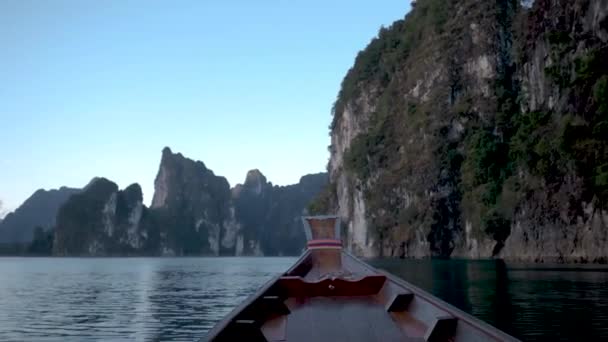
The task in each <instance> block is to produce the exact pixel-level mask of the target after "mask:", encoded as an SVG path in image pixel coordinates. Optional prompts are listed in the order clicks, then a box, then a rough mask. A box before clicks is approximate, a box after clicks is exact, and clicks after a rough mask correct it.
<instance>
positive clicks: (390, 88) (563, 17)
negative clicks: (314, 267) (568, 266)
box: [317, 0, 608, 256]
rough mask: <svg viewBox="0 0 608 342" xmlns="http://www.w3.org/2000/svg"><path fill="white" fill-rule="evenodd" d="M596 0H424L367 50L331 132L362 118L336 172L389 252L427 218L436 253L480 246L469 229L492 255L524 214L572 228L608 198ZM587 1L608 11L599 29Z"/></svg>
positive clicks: (605, 73) (602, 41)
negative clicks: (527, 3) (526, 3)
mask: <svg viewBox="0 0 608 342" xmlns="http://www.w3.org/2000/svg"><path fill="white" fill-rule="evenodd" d="M595 2H597V1H596V0H576V1H572V2H568V1H562V0H559V1H553V2H551V1H548V0H537V1H536V2H535V4H534V7H533V8H532V9H524V8H522V7H521V5H520V3H519V1H515V0H504V1H465V0H462V1H434V0H420V1H417V3H416V6H415V8H414V9H413V10H412V12H411V13H409V14H408V15H407V16H406V18H405V19H404V20H399V21H397V22H395V23H394V24H393V25H391V26H390V27H389V28H383V29H381V30H380V32H379V34H378V36H377V37H376V38H374V39H373V40H372V41H371V42H370V44H369V45H368V46H367V48H366V49H365V50H363V51H361V52H360V53H359V54H358V56H357V58H356V60H355V64H354V66H353V67H352V68H351V69H350V70H349V72H348V73H347V75H346V76H345V78H344V81H343V83H342V89H341V91H340V93H339V95H338V98H337V100H336V103H335V106H334V110H333V122H332V125H331V127H332V137H333V139H334V140H336V139H337V140H341V139H345V137H342V136H341V134H342V131H343V130H344V129H348V128H349V127H348V126H343V127H339V126H340V125H341V122H342V120H344V118H345V116H352V117H355V118H357V119H356V120H358V122H363V125H364V127H363V131H362V132H361V133H359V134H358V135H356V137H355V138H354V139H352V141H350V142H349V143H348V144H347V149H346V150H345V152H344V155H343V158H342V160H343V164H342V165H340V166H342V168H335V167H334V169H335V170H338V171H337V173H335V174H333V175H332V179H335V178H337V177H341V174H340V172H344V173H345V175H347V179H349V182H350V183H351V185H350V189H351V190H349V191H350V192H351V194H350V195H351V196H352V191H353V189H359V190H361V191H362V192H363V194H364V195H365V211H366V212H365V215H366V217H367V220H368V223H369V224H370V225H371V227H370V230H371V235H372V236H374V237H375V238H376V241H378V245H377V246H375V247H376V248H377V249H379V252H380V254H383V253H392V254H394V253H396V252H395V251H396V250H397V249H398V248H403V247H398V246H403V245H406V246H407V245H409V244H410V241H414V239H415V236H416V232H417V231H422V232H425V234H426V240H427V241H428V242H429V243H430V249H431V254H435V255H450V254H451V253H452V252H453V251H454V249H456V248H460V249H461V250H460V252H461V253H469V252H470V253H482V252H477V251H478V250H480V248H479V246H478V245H475V246H472V245H469V242H466V241H468V240H471V239H477V240H478V241H479V242H480V243H481V242H483V241H484V240H488V239H489V240H491V241H494V245H493V246H491V247H490V248H489V250H490V251H491V254H492V255H496V254H498V253H500V252H501V249H502V248H503V247H504V245H505V243H506V241H507V239H508V238H509V236H510V235H511V233H512V232H511V229H512V227H513V225H514V224H515V223H516V221H519V222H530V223H531V224H534V225H536V226H538V227H541V226H545V225H554V226H559V227H560V228H559V229H562V230H568V229H571V228H570V226H571V225H573V224H575V223H576V222H577V220H581V219H582V217H583V215H584V214H583V212H584V209H583V206H585V205H587V204H589V203H591V204H593V206H594V208H598V209H604V210H605V209H608V203H607V201H608V64H607V63H606V61H607V60H608V42H607V41H606V37H608V35H607V34H606V32H608V28H607V27H606V24H605V23H606V22H608V20H607V19H606V18H605V16H606V13H605V11H603V10H601V9H599V7H597V6H594V5H593V3H595ZM586 11H587V12H590V11H600V12H594V14H593V15H594V18H596V17H597V18H602V16H603V17H604V19H603V21H601V20H599V19H598V21H597V22H599V24H597V25H599V26H596V27H595V28H594V29H593V30H591V29H590V28H589V27H590V26H587V27H581V26H580V25H581V24H580V21H581V20H582V19H581V18H583V17H585V18H589V17H591V16H592V15H591V14H585V13H587V12H586ZM451 14H454V15H451ZM549 18H560V19H559V20H557V19H556V20H549ZM588 25H591V24H588ZM602 25H603V26H602ZM544 49H546V50H547V51H548V57H547V58H545V59H538V56H539V54H542V53H544V51H545V50H544ZM541 56H542V55H541ZM536 70H540V74H539V73H536V72H535V71H536ZM353 120H354V119H353V118H350V119H349V121H348V122H352V121H353ZM348 134H349V133H347V135H348ZM331 151H332V158H333V157H334V155H335V154H336V153H340V151H335V148H332V149H331ZM332 186H333V187H335V186H336V184H333V185H332ZM329 198H332V197H331V196H328V195H324V196H323V197H322V198H321V199H319V200H318V202H317V205H319V206H331V205H332V204H331V203H330V202H329V201H328V199H329ZM338 205H343V204H342V203H335V204H334V205H333V207H336V206H338ZM524 208H527V210H524ZM536 208H539V209H538V210H537V209H536ZM564 208H565V209H564ZM350 210H351V211H352V210H353V209H352V208H351V209H350ZM564 210H565V212H564ZM560 215H561V216H560ZM556 217H561V218H560V219H559V220H560V221H559V223H555V222H556ZM578 222H580V221H578ZM465 226H466V232H465ZM469 226H470V227H471V228H472V229H470V230H469V228H468V227H469ZM533 229H537V228H536V227H533ZM539 229H540V228H539ZM555 229H558V228H555ZM551 234H552V233H551ZM418 243H419V242H418ZM551 243H556V242H551ZM471 248H475V250H476V251H473V252H471V251H470V249H471ZM463 250H466V251H465V252H463ZM386 251H388V252H386ZM399 253H402V252H399ZM559 253H567V252H562V251H560V252H559ZM488 256H490V255H488Z"/></svg>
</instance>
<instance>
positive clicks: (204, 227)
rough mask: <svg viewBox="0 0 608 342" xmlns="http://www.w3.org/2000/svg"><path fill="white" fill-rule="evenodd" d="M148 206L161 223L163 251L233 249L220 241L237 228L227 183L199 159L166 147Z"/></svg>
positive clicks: (220, 250) (193, 252) (185, 251)
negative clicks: (193, 159) (152, 196)
mask: <svg viewBox="0 0 608 342" xmlns="http://www.w3.org/2000/svg"><path fill="white" fill-rule="evenodd" d="M150 209H151V210H153V211H154V212H155V213H156V215H157V216H158V217H159V218H160V219H161V221H162V222H163V224H162V227H163V229H162V231H161V236H162V239H161V240H162V241H163V246H162V250H163V253H165V254H177V255H185V254H186V255H187V254H213V255H219V254H224V252H226V253H230V251H229V250H230V249H232V248H234V246H230V245H229V244H228V245H227V244H226V243H225V244H224V246H222V244H221V240H222V237H224V236H226V235H230V234H233V231H234V230H235V229H237V227H236V226H235V225H236V224H235V222H234V218H233V211H232V210H231V203H230V185H229V184H228V181H227V180H226V178H224V177H220V176H216V175H214V174H213V171H211V170H209V169H207V168H206V167H205V165H204V164H203V163H202V162H200V161H199V162H194V161H192V160H190V159H187V158H184V157H183V156H182V155H181V154H180V153H177V154H174V153H172V152H171V150H170V149H169V148H165V149H164V150H163V155H162V159H161V162H160V168H159V170H158V175H157V176H156V180H155V182H154V198H153V199H152V205H151V207H150Z"/></svg>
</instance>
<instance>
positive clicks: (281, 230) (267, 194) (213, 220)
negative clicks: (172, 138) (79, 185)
mask: <svg viewBox="0 0 608 342" xmlns="http://www.w3.org/2000/svg"><path fill="white" fill-rule="evenodd" d="M327 178H328V177H327V174H324V173H322V174H315V175H307V176H304V177H302V178H301V180H300V182H299V183H298V184H295V185H289V186H273V185H272V183H270V182H268V181H267V180H266V177H264V175H262V173H261V172H260V171H258V170H252V171H250V172H249V173H248V174H247V177H246V179H245V183H244V184H239V185H237V186H235V187H234V188H233V189H231V188H230V186H229V184H228V181H227V180H226V179H225V178H224V177H221V176H216V175H215V174H214V173H213V171H211V170H209V169H208V168H207V167H206V166H205V165H204V164H203V163H202V162H200V161H193V160H190V159H188V158H185V157H184V156H182V155H181V154H180V153H173V152H172V151H171V150H170V149H169V148H165V149H164V150H163V153H162V158H161V163H160V167H159V171H158V174H157V177H156V180H155V183H154V187H155V192H154V197H153V199H152V204H151V206H150V208H146V207H145V206H144V205H143V204H142V194H141V189H140V187H139V185H137V184H134V185H131V186H129V187H128V188H126V189H125V190H122V191H119V190H118V187H117V185H116V184H114V183H113V182H111V181H109V180H107V179H104V178H96V179H94V180H92V181H91V183H90V184H89V185H88V186H86V187H85V189H84V190H83V192H82V193H80V194H77V195H74V196H72V197H71V198H70V199H69V200H68V201H67V202H66V204H65V205H64V206H63V207H62V208H61V210H60V211H59V216H58V219H57V228H56V231H55V240H54V246H53V251H54V254H55V255H167V256H172V255H176V256H182V255H297V254H299V253H300V252H301V251H302V248H303V247H304V244H305V239H304V234H303V231H302V226H301V221H300V216H301V215H302V214H305V213H306V206H307V205H308V203H309V202H310V201H311V200H312V199H313V198H314V197H315V196H316V195H317V194H318V193H319V192H320V191H321V189H322V188H323V187H324V186H325V185H326V184H327V182H328V179H327Z"/></svg>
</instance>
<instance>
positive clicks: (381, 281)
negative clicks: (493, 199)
mask: <svg viewBox="0 0 608 342" xmlns="http://www.w3.org/2000/svg"><path fill="white" fill-rule="evenodd" d="M303 222H304V226H305V229H306V238H307V240H308V244H307V247H308V248H307V250H306V252H305V253H304V254H303V255H302V256H301V257H300V259H299V260H298V261H297V262H296V263H295V264H294V265H293V266H292V267H291V268H290V269H289V270H287V272H285V273H284V274H282V275H280V276H277V277H276V278H274V279H272V280H270V281H269V282H268V283H266V285H264V286H263V287H262V288H260V289H259V290H258V291H257V293H255V294H254V295H252V296H251V297H249V298H248V299H246V300H245V302H243V303H242V304H241V305H240V306H238V307H237V308H235V309H234V310H233V311H232V312H231V313H229V314H228V315H227V316H226V317H225V318H224V319H223V320H222V321H221V322H219V323H218V324H217V325H216V326H215V327H214V328H213V329H212V330H210V331H209V332H208V334H207V336H206V337H205V338H203V341H289V342H292V341H332V342H336V341H517V340H516V339H515V338H513V337H511V336H509V335H507V334H505V333H504V332H502V331H500V330H498V329H496V328H494V327H492V326H490V325H488V324H486V323H484V322H482V321H480V320H478V319H476V318H474V317H472V316H470V315H468V314H467V313H465V312H463V311H461V310H459V309H457V308H455V307H453V306H451V305H450V304H448V303H446V302H444V301H442V300H440V299H438V298H435V297H434V296H432V295H430V294H428V293H427V292H425V291H423V290H421V289H419V288H417V287H416V286H413V285H411V284H409V283H407V282H405V281H403V280H401V279H399V278H396V277H394V276H392V275H390V274H388V273H385V272H382V271H379V270H376V269H374V268H373V267H371V266H369V265H367V264H365V263H364V262H362V261H360V260H359V259H357V258H356V257H354V256H353V255H351V254H350V253H348V252H346V251H344V250H343V249H342V244H341V241H340V240H339V237H340V222H339V219H338V218H337V217H335V216H313V217H304V218H303Z"/></svg>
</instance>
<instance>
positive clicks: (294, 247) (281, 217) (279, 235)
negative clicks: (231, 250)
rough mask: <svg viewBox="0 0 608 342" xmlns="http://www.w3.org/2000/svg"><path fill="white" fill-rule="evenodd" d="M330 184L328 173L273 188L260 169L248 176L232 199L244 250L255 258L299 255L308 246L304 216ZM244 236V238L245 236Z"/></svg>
mask: <svg viewBox="0 0 608 342" xmlns="http://www.w3.org/2000/svg"><path fill="white" fill-rule="evenodd" d="M326 184H327V174H325V173H320V174H314V175H307V176H304V177H302V178H301V179H300V182H299V183H298V184H294V185H289V186H273V185H272V183H269V182H267V181H266V177H264V175H263V174H262V173H261V172H260V171H259V170H252V171H249V172H248V173H247V177H246V179H245V183H244V184H242V185H241V184H239V185H237V186H236V187H235V188H234V189H233V193H232V198H233V203H234V209H235V213H236V219H237V222H239V223H240V227H241V230H240V234H239V236H238V239H241V240H242V241H243V249H242V251H243V252H244V253H245V254H253V255H260V254H263V255H297V254H299V253H300V252H301V251H302V250H303V248H304V246H305V241H306V239H305V237H304V231H303V227H302V224H301V216H302V215H305V214H306V213H307V212H306V209H305V208H306V206H307V205H308V204H309V203H310V202H311V201H312V199H313V198H314V197H315V196H316V195H317V194H319V192H320V191H321V190H322V189H323V187H324V186H325V185H326ZM241 234H242V235H241Z"/></svg>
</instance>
